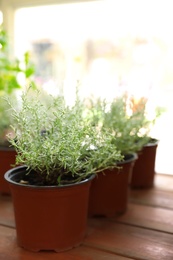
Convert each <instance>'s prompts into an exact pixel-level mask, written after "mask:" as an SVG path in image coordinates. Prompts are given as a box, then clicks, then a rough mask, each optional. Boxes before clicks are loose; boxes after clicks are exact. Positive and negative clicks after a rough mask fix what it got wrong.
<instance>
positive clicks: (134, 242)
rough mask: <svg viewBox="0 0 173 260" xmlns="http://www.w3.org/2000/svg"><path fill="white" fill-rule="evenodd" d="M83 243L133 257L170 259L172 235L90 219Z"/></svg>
mask: <svg viewBox="0 0 173 260" xmlns="http://www.w3.org/2000/svg"><path fill="white" fill-rule="evenodd" d="M90 226H91V227H92V228H91V229H90V233H89V235H88V237H87V238H86V240H85V245H87V246H92V247H94V248H99V249H101V250H107V252H115V253H117V254H120V255H123V256H127V257H128V256H129V257H131V258H134V259H141V260H142V259H143V260H144V259H145V260H156V259H157V260H172V259H173V246H172V241H173V235H171V234H167V233H163V232H158V231H153V230H148V229H143V228H137V227H132V226H129V225H123V224H117V223H114V222H112V221H107V220H106V219H100V220H98V219H92V220H90Z"/></svg>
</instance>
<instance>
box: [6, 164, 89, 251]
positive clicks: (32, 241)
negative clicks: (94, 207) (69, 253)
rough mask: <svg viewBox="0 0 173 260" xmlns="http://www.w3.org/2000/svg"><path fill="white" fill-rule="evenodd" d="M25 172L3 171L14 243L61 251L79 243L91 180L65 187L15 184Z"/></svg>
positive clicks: (83, 231)
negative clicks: (10, 201)
mask: <svg viewBox="0 0 173 260" xmlns="http://www.w3.org/2000/svg"><path fill="white" fill-rule="evenodd" d="M25 173H26V167H25V166H19V167H16V168H14V169H11V170H9V171H7V172H6V173H5V179H6V180H7V181H8V182H9V185H10V189H11V194H12V199H13V205H14V213H15V222H16V232H17V241H18V245H19V246H21V247H23V248H25V249H28V250H30V251H40V250H54V251H56V252H61V251H65V250H69V249H71V248H73V247H76V246H79V245H80V244H81V243H82V242H83V239H84V238H85V235H86V228H87V212H88V198H89V188H90V184H91V180H92V179H93V177H94V175H92V176H91V177H90V178H89V179H87V180H84V181H82V182H81V183H78V184H73V185H72V184H71V185H65V186H53V187H51V186H50V187H47V186H39V187H38V186H31V185H23V184H19V183H17V182H16V181H15V180H16V179H19V178H20V176H21V175H23V174H25Z"/></svg>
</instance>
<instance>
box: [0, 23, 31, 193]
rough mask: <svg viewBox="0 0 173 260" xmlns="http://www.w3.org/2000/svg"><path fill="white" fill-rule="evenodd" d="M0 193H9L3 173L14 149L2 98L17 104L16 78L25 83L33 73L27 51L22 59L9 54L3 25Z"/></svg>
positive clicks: (0, 36) (0, 30)
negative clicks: (8, 137)
mask: <svg viewBox="0 0 173 260" xmlns="http://www.w3.org/2000/svg"><path fill="white" fill-rule="evenodd" d="M0 45H1V49H0V160H1V167H0V193H1V194H8V195H9V194H10V190H9V187H8V185H7V183H6V182H5V181H4V173H5V172H6V171H7V170H8V169H9V167H10V165H11V164H14V162H15V156H16V151H15V150H14V148H13V147H12V146H10V145H9V143H8V140H7V138H6V134H7V133H8V132H9V131H11V129H10V124H11V123H12V117H11V114H10V111H9V106H8V104H7V103H6V101H5V100H4V97H5V96H7V95H8V97H9V98H11V100H12V101H13V103H14V104H15V105H16V106H17V105H18V100H17V95H16V92H17V90H19V89H21V88H22V84H21V83H20V81H19V80H18V78H19V76H22V77H23V78H24V79H25V83H26V82H27V81H28V80H30V77H31V75H33V73H34V67H33V65H32V64H31V62H30V56H29V53H28V52H26V53H25V54H24V56H23V60H20V61H19V60H18V59H12V58H10V56H9V53H8V49H9V40H8V36H7V33H6V31H5V30H3V27H2V26H1V27H0Z"/></svg>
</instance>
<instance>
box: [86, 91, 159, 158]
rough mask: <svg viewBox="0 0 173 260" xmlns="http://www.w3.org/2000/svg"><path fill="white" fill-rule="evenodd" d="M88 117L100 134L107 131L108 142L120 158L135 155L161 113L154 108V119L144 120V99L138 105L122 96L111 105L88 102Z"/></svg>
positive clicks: (131, 98) (130, 97)
mask: <svg viewBox="0 0 173 260" xmlns="http://www.w3.org/2000/svg"><path fill="white" fill-rule="evenodd" d="M87 102H88V104H89V106H88V108H89V109H88V118H89V119H90V121H91V122H92V124H93V125H95V126H96V127H98V128H99V129H100V130H101V131H106V132H108V133H109V134H110V135H111V137H112V143H113V144H114V145H115V146H116V147H117V149H118V150H120V151H121V153H122V154H123V155H125V154H128V153H131V152H138V151H139V150H141V149H142V147H143V146H144V145H145V144H147V143H148V142H149V141H150V139H151V137H150V131H151V129H152V127H153V125H154V124H155V122H156V120H157V118H158V117H159V116H160V115H161V113H162V110H161V109H160V108H156V111H155V114H154V117H153V118H152V119H151V118H148V117H147V112H146V104H147V100H146V99H145V98H141V99H140V100H139V101H138V103H137V104H136V103H135V102H134V97H132V96H129V95H127V94H122V95H121V96H118V97H116V98H115V99H114V100H113V101H112V102H109V103H108V102H106V101H105V100H101V99H96V100H92V99H90V100H88V101H87Z"/></svg>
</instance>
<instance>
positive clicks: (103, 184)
mask: <svg viewBox="0 0 173 260" xmlns="http://www.w3.org/2000/svg"><path fill="white" fill-rule="evenodd" d="M136 159H137V155H136V154H131V155H130V156H129V158H127V159H125V160H124V161H123V162H121V163H118V166H119V167H121V168H120V169H118V168H114V169H112V170H109V169H108V170H105V171H104V172H101V173H98V175H97V176H96V177H95V178H94V179H93V181H92V183H91V189H90V197H89V211H88V215H89V217H96V216H104V217H114V216H116V215H119V214H123V213H124V212H125V211H126V209H127V204H128V191H129V187H128V186H129V179H130V177H131V172H132V168H133V165H134V162H135V160H136Z"/></svg>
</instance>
